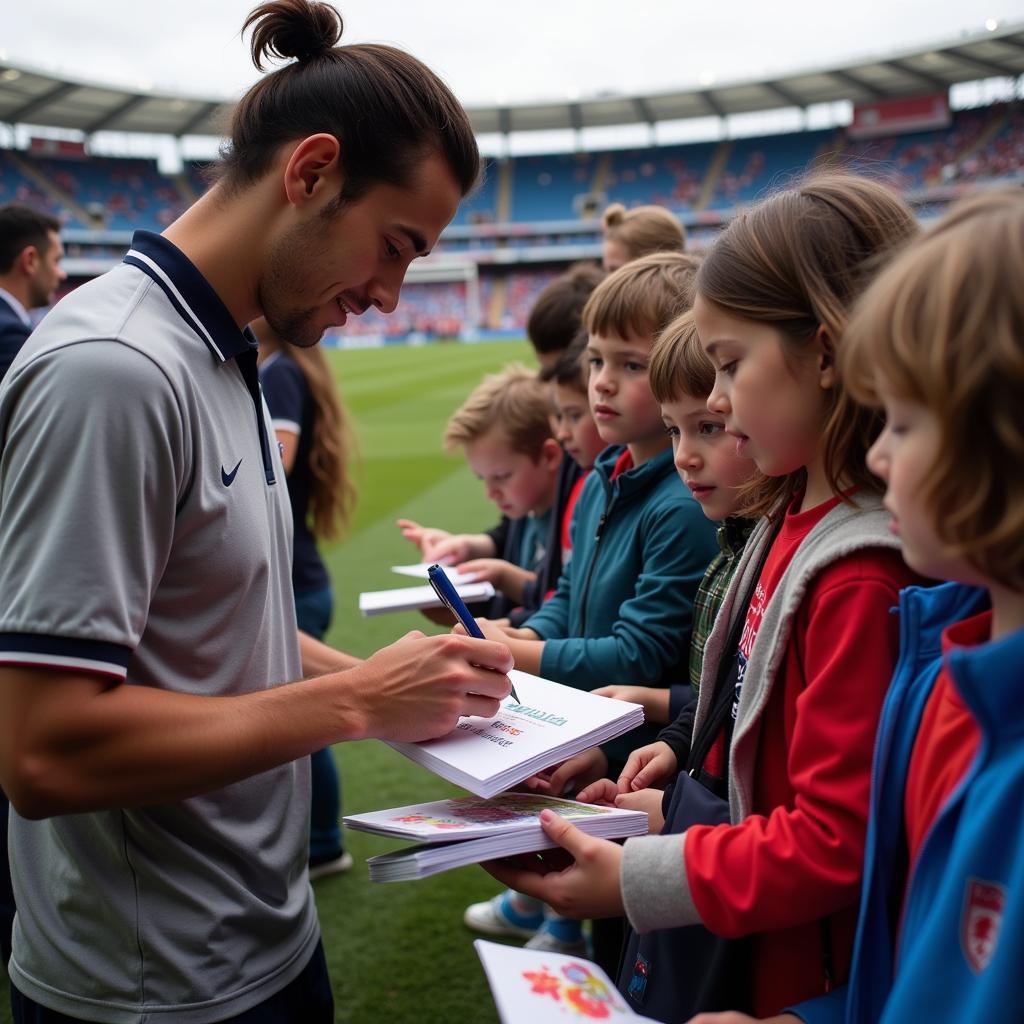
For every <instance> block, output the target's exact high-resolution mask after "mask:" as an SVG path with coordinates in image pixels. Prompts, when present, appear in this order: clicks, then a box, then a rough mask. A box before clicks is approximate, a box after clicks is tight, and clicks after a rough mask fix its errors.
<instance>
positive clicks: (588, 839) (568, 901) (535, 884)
mask: <svg viewBox="0 0 1024 1024" xmlns="http://www.w3.org/2000/svg"><path fill="white" fill-rule="evenodd" d="M540 823H541V826H542V827H543V829H544V831H545V832H546V833H547V834H548V837H549V838H550V839H552V840H554V842H556V843H558V845H559V847H560V849H558V850H555V851H554V853H555V854H558V855H560V857H561V859H564V857H565V853H566V852H568V854H569V855H570V856H571V857H572V858H573V863H571V864H570V865H569V866H568V867H566V868H561V867H559V868H558V869H557V870H552V868H551V865H550V863H547V862H546V861H545V854H549V853H551V852H552V851H545V853H542V854H539V855H536V856H534V857H531V860H530V862H529V863H530V865H531V866H530V867H518V866H513V864H511V863H509V862H507V861H500V860H493V861H490V862H488V863H486V864H484V865H483V867H484V869H485V870H487V871H489V872H490V873H491V874H492V875H494V877H495V878H497V879H498V880H499V881H500V882H503V883H504V884H505V885H507V886H509V887H510V888H512V889H515V891H516V892H522V893H526V894H527V895H528V896H535V897H537V899H540V900H543V901H544V902H545V903H547V904H548V905H549V906H551V907H554V909H555V910H557V911H558V913H559V914H562V915H563V916H564V917H573V918H579V919H582V918H587V917H617V916H618V915H620V914H621V913H622V892H621V890H620V888H619V868H620V865H621V863H622V847H621V846H619V844H618V843H613V842H611V841H610V840H608V839H595V838H594V837H593V836H588V835H587V834H586V833H585V832H581V831H580V830H579V829H578V828H576V827H575V826H574V825H571V824H569V822H567V821H566V820H565V819H564V818H561V817H559V816H558V815H557V814H555V812H554V811H550V810H546V811H541V814H540ZM558 859H559V858H557V857H556V858H554V860H555V863H557V862H558Z"/></svg>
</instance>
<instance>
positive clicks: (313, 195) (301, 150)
mask: <svg viewBox="0 0 1024 1024" xmlns="http://www.w3.org/2000/svg"><path fill="white" fill-rule="evenodd" d="M340 156H341V144H340V143H339V142H338V140H337V139H336V138H335V137H334V136H333V135H330V134H327V133H326V132H322V133H320V134H319V135H309V136H307V137H306V138H304V139H302V141H301V142H299V143H298V144H297V145H296V146H295V148H294V149H293V150H292V152H291V156H289V158H288V162H287V163H286V164H285V168H284V192H285V196H286V197H287V198H288V202H289V203H291V204H292V206H303V205H305V204H306V203H308V202H309V201H310V200H311V199H316V200H319V199H320V197H321V196H322V195H323V193H324V191H325V190H327V191H329V193H330V195H331V197H332V198H333V197H334V196H336V195H338V194H339V193H340V192H341V162H340Z"/></svg>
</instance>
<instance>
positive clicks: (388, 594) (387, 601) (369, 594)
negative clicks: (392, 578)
mask: <svg viewBox="0 0 1024 1024" xmlns="http://www.w3.org/2000/svg"><path fill="white" fill-rule="evenodd" d="M455 589H456V590H457V591H458V592H459V597H461V598H462V600H463V601H465V602H466V604H475V603H476V602H477V601H489V600H490V599H491V598H492V597H494V587H493V586H492V585H491V584H490V583H487V582H483V583H460V584H457V585H456V587H455ZM440 607H441V599H440V598H439V597H438V596H437V594H435V593H434V588H433V587H432V586H430V585H429V584H427V585H426V586H423V587H399V588H398V589H397V590H367V591H364V592H363V593H362V594H360V595H359V610H360V611H361V612H362V613H363V615H384V614H385V613H387V612H408V611H416V610H418V609H420V608H440Z"/></svg>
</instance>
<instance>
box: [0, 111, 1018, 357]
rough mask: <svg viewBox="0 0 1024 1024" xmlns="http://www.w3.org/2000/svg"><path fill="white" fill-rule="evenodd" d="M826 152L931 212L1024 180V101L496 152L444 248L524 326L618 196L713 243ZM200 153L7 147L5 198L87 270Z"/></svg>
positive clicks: (452, 314)
mask: <svg viewBox="0 0 1024 1024" xmlns="http://www.w3.org/2000/svg"><path fill="white" fill-rule="evenodd" d="M819 162H827V163H834V164H839V165H842V166H850V167H852V168H855V169H859V170H863V171H866V172H868V173H871V174H873V175H877V176H880V177H882V178H884V179H885V180H888V181H890V182H892V183H893V184H894V185H895V186H896V187H898V188H900V189H901V190H903V191H904V192H905V193H907V195H908V197H910V198H911V200H912V201H913V202H915V204H916V206H917V209H918V213H919V216H921V217H922V219H927V218H928V217H930V216H934V215H935V214H936V213H938V212H939V211H940V210H941V208H942V206H943V205H944V204H945V203H946V202H948V201H949V199H951V198H952V197H953V196H954V195H957V194H960V193H961V192H962V189H963V188H965V187H977V186H979V185H982V184H985V183H988V182H993V181H1006V180H1022V181H1024V103H1019V102H1018V103H1013V104H1007V103H997V104H992V105H990V106H986V107H979V108H976V109H972V110H962V111H958V112H956V113H955V114H954V115H953V118H952V123H951V125H950V126H949V127H948V128H945V129H941V130H935V131H926V132H914V133H909V134H900V135H894V136H889V137H882V138H875V139H872V140H869V141H851V140H849V139H848V138H847V136H846V133H845V132H844V130H843V129H828V130H819V131H804V132H794V133H790V134H785V135H772V136H766V137H760V138H743V139H735V140H727V141H722V142H704V143H696V144H690V145H673V146H663V147H656V148H654V147H652V148H647V149H623V150H615V151H604V152H592V153H561V154H549V155H541V156H521V157H515V158H508V159H505V160H496V159H491V160H489V161H488V162H487V167H486V175H485V178H484V181H483V182H482V184H481V186H480V187H479V188H478V189H477V191H476V192H474V193H473V194H472V195H471V196H470V197H469V198H468V199H467V200H466V201H465V202H464V203H463V204H462V207H461V208H460V210H459V213H458V215H457V217H456V219H455V221H454V222H453V224H452V225H451V226H450V227H449V229H448V230H447V231H446V232H445V234H444V236H443V237H442V239H441V241H440V243H439V244H438V246H437V253H438V258H442V259H453V260H455V259H458V260H462V261H467V260H468V261H471V262H472V263H475V264H477V266H478V271H479V294H480V300H479V301H480V320H481V325H482V327H483V328H484V329H485V331H486V330H492V331H499V332H500V331H506V332H509V331H521V330H522V328H523V325H524V323H525V321H526V314H527V312H528V310H529V308H530V306H531V305H532V303H533V301H534V299H535V297H536V295H537V294H538V292H539V291H540V290H541V288H543V287H544V285H545V284H546V283H547V282H548V281H550V280H551V278H552V277H553V276H554V275H555V274H556V273H557V272H558V271H559V270H560V269H564V267H565V265H566V264H567V263H568V262H571V261H573V260H578V259H581V258H582V259H596V258H598V256H599V252H600V240H601V234H600V225H599V221H598V218H599V216H600V213H601V211H602V210H603V208H604V206H605V205H606V204H608V203H610V202H621V203H624V204H625V205H626V206H637V205H641V204H644V203H659V204H661V205H664V206H667V207H669V208H670V209H672V210H673V211H675V212H676V213H677V214H679V215H680V217H681V218H682V219H683V221H684V223H686V225H687V228H688V232H689V236H690V240H691V245H692V246H693V247H694V248H698V249H699V248H701V247H702V246H704V245H706V244H707V243H708V242H709V241H710V240H711V239H712V238H713V237H714V235H715V233H716V232H717V230H718V229H719V228H720V226H721V225H722V223H724V222H725V221H726V220H728V218H729V217H730V216H731V215H732V213H733V212H734V211H735V209H736V208H737V207H741V206H742V205H743V204H745V203H749V202H752V201H754V200H756V199H757V198H758V197H760V196H762V195H763V194H765V193H766V192H767V191H769V190H771V189H772V188H774V187H778V186H780V185H783V184H785V183H786V182H787V181H789V180H790V179H791V178H793V177H794V176H796V175H798V174H800V173H801V172H802V171H804V170H805V169H806V168H808V167H809V166H812V165H814V164H816V163H819ZM203 170H204V167H203V165H202V164H199V163H194V162H193V163H186V164H185V165H184V167H183V168H182V171H181V173H180V174H177V175H174V176H168V175H165V174H162V173H161V172H160V171H159V169H158V168H157V165H156V162H155V161H153V160H145V159H137V158H132V159H124V158H114V157H90V158H87V159H74V158H66V157H60V156H50V155H47V156H32V155H30V154H29V153H28V152H27V151H24V150H17V151H12V150H0V203H5V202H12V201H16V202H23V203H28V204H30V205H34V206H37V207H40V208H42V209H45V210H47V211H48V212H50V213H53V214H54V215H56V216H58V217H59V218H60V219H61V221H62V223H63V224H64V225H65V233H66V236H67V237H66V244H67V246H68V257H69V259H70V260H72V261H79V265H80V267H81V269H80V271H79V272H77V273H76V272H75V271H74V269H73V268H72V280H73V281H74V280H75V279H77V280H79V281H80V280H82V279H84V278H85V277H86V276H89V275H90V274H92V273H95V272H96V269H95V267H96V265H97V264H100V263H102V261H107V262H111V261H113V260H115V259H117V258H118V256H119V255H120V253H121V252H123V251H124V248H125V247H126V246H127V244H128V240H129V238H130V232H131V231H132V230H134V229H136V228H148V229H150V230H155V231H159V230H161V229H162V228H164V227H165V226H166V225H167V224H169V223H170V222H171V221H172V220H173V219H174V218H175V217H176V216H177V215H178V213H179V212H180V211H181V210H182V209H184V208H185V207H186V206H188V205H189V203H191V202H192V201H193V200H194V199H195V198H196V197H197V196H198V195H200V194H201V193H202V192H203V191H204V190H205V189H206V187H207V179H206V178H205V177H204V174H203ZM468 301H469V299H468V298H467V288H466V285H465V283H464V282H462V281H443V282H439V283H430V284H415V283H410V284H407V285H406V287H405V289H404V290H403V293H402V302H401V305H400V306H399V308H398V310H397V312H396V313H395V314H393V315H392V316H389V317H382V316H379V315H377V314H376V313H374V312H372V311H371V312H368V313H367V314H365V315H364V316H363V317H361V318H359V319H358V320H353V321H352V322H351V323H350V324H348V325H347V326H346V328H345V331H344V334H345V335H346V336H350V337H354V338H368V337H379V338H383V339H385V340H390V339H395V338H405V337H407V336H409V335H417V336H422V337H427V338H431V337H440V336H446V335H450V334H458V333H460V330H461V328H462V326H463V324H465V323H466V322H473V321H475V319H476V318H475V317H474V316H473V315H471V313H470V312H469V311H468V309H467V303H468Z"/></svg>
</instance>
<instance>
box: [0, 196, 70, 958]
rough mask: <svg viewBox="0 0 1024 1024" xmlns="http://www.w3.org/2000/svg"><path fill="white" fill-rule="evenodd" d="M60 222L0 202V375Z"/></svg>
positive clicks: (50, 290)
mask: <svg viewBox="0 0 1024 1024" xmlns="http://www.w3.org/2000/svg"><path fill="white" fill-rule="evenodd" d="M59 232H60V222H59V221H58V220H57V219H56V218H55V217H51V216H50V215H49V214H46V213H40V212H39V211H38V210H33V209H31V208H30V207H28V206H19V205H18V204H16V203H9V204H8V205H7V206H3V207H0V380H3V377H4V374H6V373H7V370H8V368H9V367H10V365H11V363H12V362H13V361H14V357H15V356H16V355H17V354H18V352H19V350H20V349H21V346H22V345H24V344H25V340H26V339H27V338H28V336H29V334H30V333H31V332H32V320H31V319H30V317H29V310H31V309H38V308H39V307H41V306H49V305H51V304H52V302H53V300H54V297H55V296H56V294H57V289H58V288H59V287H60V285H61V283H62V282H63V281H64V280H66V278H67V274H65V273H64V270H63V268H62V267H61V265H60V261H61V260H62V259H63V258H64V246H63V244H62V243H61V240H60V234H59ZM7 808H8V805H7V797H6V796H5V795H4V793H3V791H2V790H0V967H5V966H6V964H7V961H8V960H9V959H10V956H11V928H12V927H13V925H14V890H13V889H12V887H11V868H10V864H9V863H8V860H7Z"/></svg>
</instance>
